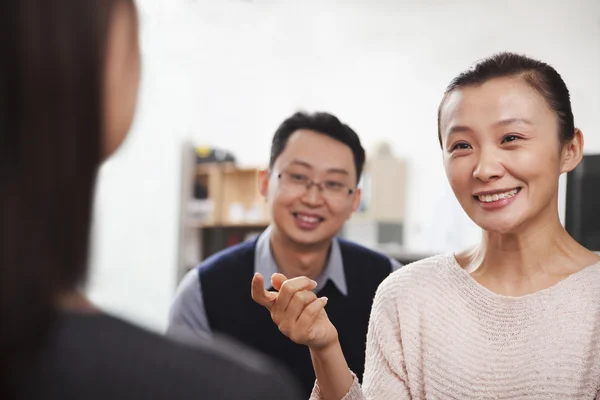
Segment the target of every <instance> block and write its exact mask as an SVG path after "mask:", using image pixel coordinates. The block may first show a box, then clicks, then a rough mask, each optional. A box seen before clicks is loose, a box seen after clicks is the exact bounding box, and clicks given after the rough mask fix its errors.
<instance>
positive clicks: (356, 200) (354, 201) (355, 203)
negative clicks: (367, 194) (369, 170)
mask: <svg viewBox="0 0 600 400" xmlns="http://www.w3.org/2000/svg"><path fill="white" fill-rule="evenodd" d="M361 196H362V191H361V190H360V188H357V189H356V192H354V199H352V212H355V211H356V210H357V209H358V206H360V198H361Z"/></svg>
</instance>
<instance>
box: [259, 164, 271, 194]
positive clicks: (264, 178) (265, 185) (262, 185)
mask: <svg viewBox="0 0 600 400" xmlns="http://www.w3.org/2000/svg"><path fill="white" fill-rule="evenodd" d="M270 178H271V172H270V171H269V170H268V169H261V170H260V171H258V190H259V191H260V194H261V195H262V196H263V197H264V198H265V199H266V198H267V194H268V193H269V179H270Z"/></svg>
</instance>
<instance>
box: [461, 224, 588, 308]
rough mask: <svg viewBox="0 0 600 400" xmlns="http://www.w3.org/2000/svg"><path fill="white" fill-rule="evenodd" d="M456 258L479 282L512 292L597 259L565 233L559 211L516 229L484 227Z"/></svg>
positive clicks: (542, 284)
mask: <svg viewBox="0 0 600 400" xmlns="http://www.w3.org/2000/svg"><path fill="white" fill-rule="evenodd" d="M457 259H458V261H459V263H460V264H461V265H462V266H463V267H464V268H465V269H466V270H467V271H468V272H469V273H471V275H472V276H473V278H474V279H475V280H477V281H478V282H479V283H481V284H482V285H484V286H486V287H488V288H489V289H490V290H492V291H494V292H496V293H501V294H506V295H511V296H520V295H524V294H528V293H534V292H536V291H538V290H542V289H545V288H548V287H550V286H553V285H555V284H556V283H558V282H559V281H561V280H562V279H564V278H566V277H568V276H569V275H571V274H573V273H575V272H578V271H580V270H581V269H583V268H585V267H586V266H589V265H591V264H594V263H596V262H598V261H599V260H600V258H599V257H598V256H597V255H595V254H594V253H592V252H590V251H589V250H587V249H585V248H584V247H583V246H581V245H580V244H579V243H577V242H576V241H575V240H574V239H573V238H572V237H571V236H570V235H569V234H568V233H567V231H566V230H565V229H564V228H563V226H562V225H561V223H560V220H559V219H558V215H556V218H552V219H546V220H545V221H542V222H541V223H538V224H530V226H527V227H523V228H522V229H520V230H519V232H517V233H511V234H501V233H492V232H486V231H484V232H483V237H482V241H481V243H480V245H479V246H477V247H476V248H475V249H472V250H470V251H467V252H464V253H461V254H460V255H457Z"/></svg>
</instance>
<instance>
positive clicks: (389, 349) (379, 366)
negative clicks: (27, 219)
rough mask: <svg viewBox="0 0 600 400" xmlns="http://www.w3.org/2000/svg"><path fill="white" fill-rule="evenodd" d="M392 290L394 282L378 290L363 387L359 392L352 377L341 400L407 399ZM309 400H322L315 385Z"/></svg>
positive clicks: (396, 312) (393, 290)
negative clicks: (348, 388) (350, 383)
mask: <svg viewBox="0 0 600 400" xmlns="http://www.w3.org/2000/svg"><path fill="white" fill-rule="evenodd" d="M394 286H395V285H394V280H393V279H389V278H388V279H386V280H385V281H384V282H383V283H382V284H381V285H380V287H379V289H378V290H377V294H376V295H375V300H374V301H373V307H372V309H371V318H370V320H369V330H368V333H367V351H366V362H365V374H364V379H363V385H362V388H361V386H360V384H359V382H358V379H357V378H356V376H354V382H353V383H352V386H351V387H350V390H349V392H348V393H347V394H346V396H345V397H344V398H343V400H404V399H410V394H409V390H408V386H407V384H406V368H405V365H404V354H403V350H402V341H401V335H400V321H399V317H398V310H397V305H396V304H397V303H396V298H395V292H396V290H395V288H394ZM310 399H311V400H321V399H322V396H321V393H320V390H319V385H318V382H317V383H316V384H315V388H314V390H313V393H312V395H311V397H310Z"/></svg>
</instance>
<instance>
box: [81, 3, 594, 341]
mask: <svg viewBox="0 0 600 400" xmlns="http://www.w3.org/2000/svg"><path fill="white" fill-rule="evenodd" d="M137 4H138V7H139V12H140V29H141V43H142V58H143V67H142V68H143V71H142V85H141V92H140V102H139V107H138V112H137V116H136V120H135V123H134V127H133V130H132V132H131V134H130V135H129V136H128V138H127V142H126V143H125V146H123V147H122V148H121V149H120V150H119V152H118V153H117V154H116V155H115V156H114V157H113V158H112V159H110V160H109V161H108V162H107V163H106V164H105V165H104V166H103V168H102V170H101V172H100V175H99V182H98V187H97V195H96V208H95V215H94V219H95V222H94V230H93V251H92V255H91V258H92V259H91V263H92V275H91V277H90V278H91V279H90V283H89V284H88V287H87V288H86V290H87V292H88V294H89V296H90V297H91V299H92V300H93V301H94V302H96V303H97V304H98V305H100V306H101V307H103V308H104V309H106V310H107V311H111V312H113V313H115V314H117V315H120V316H122V317H124V318H128V319H130V320H132V321H134V322H136V323H139V324H141V325H143V326H145V327H148V328H150V329H153V330H156V331H162V330H164V328H165V326H166V322H167V315H168V309H169V305H170V302H171V300H172V298H173V295H174V293H175V289H176V287H177V284H178V281H179V279H180V278H181V276H182V274H183V273H184V272H185V271H186V270H187V269H188V268H191V267H193V265H194V264H195V263H196V262H198V261H201V260H202V259H203V258H204V257H206V256H207V255H208V254H209V253H211V252H214V251H215V250H216V249H219V248H222V247H223V246H227V245H230V244H232V243H235V242H236V241H239V240H244V239H246V238H248V237H250V236H251V235H253V234H255V233H256V232H257V231H260V229H262V228H263V227H264V226H265V225H266V224H267V223H268V216H267V215H265V213H264V207H262V203H261V201H260V198H258V197H257V196H256V194H255V187H254V186H253V183H252V182H253V181H254V178H255V172H256V171H257V170H258V169H260V168H264V167H266V166H267V163H268V158H269V146H270V140H271V137H272V135H273V133H274V131H275V129H276V127H277V126H278V125H279V123H280V122H281V121H282V120H283V119H285V118H286V117H287V116H289V115H290V114H292V113H293V112H294V111H296V110H306V111H327V112H331V113H333V114H335V115H336V116H338V117H339V118H340V119H341V120H342V121H344V122H346V123H348V124H349V125H350V126H351V127H352V128H353V129H355V130H356V131H357V133H358V134H359V135H360V137H361V140H362V142H363V146H364V147H365V148H366V149H367V157H368V159H369V166H368V168H367V173H366V175H365V179H364V182H363V184H362V185H363V188H364V190H365V204H363V207H362V208H361V211H360V212H359V213H358V214H357V215H356V216H355V217H353V219H352V221H350V222H349V223H348V225H347V227H346V228H345V229H344V233H343V234H344V235H345V236H347V237H349V238H351V239H353V240H356V241H359V242H362V243H364V244H366V245H368V246H371V247H375V248H378V249H380V250H382V251H384V252H387V253H389V254H391V255H394V256H396V257H397V258H399V259H407V260H409V259H410V258H411V257H415V258H418V257H420V256H426V255H429V254H434V253H439V252H445V251H452V250H457V249H460V248H462V247H465V246H468V245H469V244H471V243H473V242H474V241H475V240H476V239H477V238H478V235H479V231H478V228H477V227H476V226H474V225H473V224H472V223H471V222H470V220H468V218H467V217H466V216H465V215H464V213H463V212H462V210H461V209H460V207H459V205H458V203H457V202H456V200H455V198H454V196H453V194H452V192H451V190H450V188H449V186H448V183H447V181H446V177H445V175H444V170H443V166H442V159H441V153H440V148H439V144H438V140H437V127H436V112H437V106H438V104H439V102H440V100H441V97H442V94H443V92H444V89H445V87H446V85H447V84H448V83H449V81H450V80H451V79H452V78H453V77H454V76H455V75H456V74H457V73H459V72H461V71H462V70H464V69H466V68H467V67H468V66H470V65H471V64H472V63H474V62H475V61H476V60H477V59H480V58H482V57H486V56H489V55H491V54H492V53H495V52H498V51H504V50H507V51H513V52H521V53H525V54H527V55H529V56H532V57H534V58H539V59H541V60H543V61H545V62H548V63H550V64H551V65H553V66H554V67H555V68H556V69H557V70H558V71H559V72H560V73H561V74H562V76H563V78H564V80H565V81H566V83H567V85H568V87H569V89H570V90H571V95H572V103H573V110H574V114H575V122H576V125H577V126H578V127H579V128H581V129H582V130H583V132H584V135H585V140H586V142H585V149H586V153H588V154H593V153H600V119H599V118H598V116H599V114H600V1H598V0H570V1H565V0H545V1H541V0H540V1H534V0H530V1H524V0H480V1H455V0H420V1H418V0H395V1H392V0H318V1H317V0H303V1H299V0H137ZM211 149H217V150H219V151H217V152H216V153H215V152H212V151H211ZM223 155H225V156H228V157H229V158H227V157H225V160H227V159H230V161H234V162H229V163H227V164H226V166H225V164H223V165H222V166H219V167H215V166H212V165H211V164H210V163H206V161H211V160H213V159H214V160H223V159H224V157H223ZM565 182H566V179H563V182H562V185H561V204H560V214H561V218H563V219H564V216H565V198H566V191H567V190H566V186H567V185H566V183H565ZM211 188H212V189H211ZM215 188H216V189H215ZM390 192H393V193H400V194H401V195H400V196H399V197H397V202H391V203H390V202H387V203H385V204H384V203H381V201H382V200H381V199H382V198H384V196H383V197H382V195H381V193H390ZM596 250H600V249H596Z"/></svg>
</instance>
